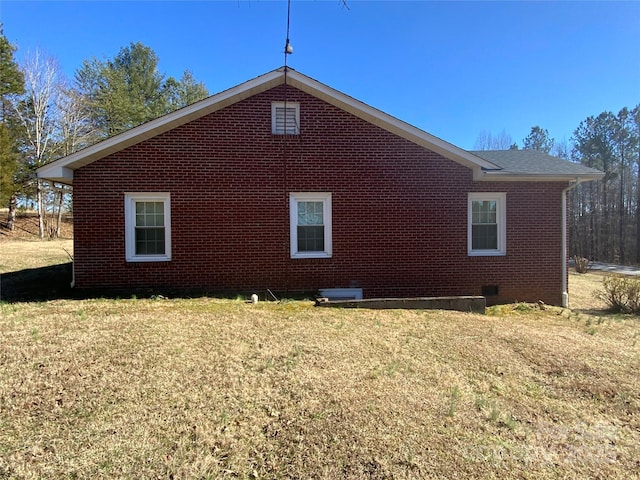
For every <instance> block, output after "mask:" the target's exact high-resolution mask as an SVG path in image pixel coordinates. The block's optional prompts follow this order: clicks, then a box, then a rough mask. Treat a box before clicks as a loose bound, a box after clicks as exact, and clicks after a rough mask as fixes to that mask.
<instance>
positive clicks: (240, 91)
mask: <svg viewBox="0 0 640 480" xmlns="http://www.w3.org/2000/svg"><path fill="white" fill-rule="evenodd" d="M282 83H283V81H282V74H281V73H280V72H278V71H273V72H269V73H266V74H264V75H262V76H260V77H257V78H254V79H253V80H249V81H248V82H245V83H243V84H241V85H237V86H236V87H233V88H230V89H228V90H224V91H222V92H220V93H217V94H215V95H212V96H211V97H207V98H205V99H204V100H201V101H199V102H196V103H194V104H192V105H189V106H187V107H184V108H181V109H180V110H176V111H175V112H172V113H169V114H167V115H164V116H162V117H160V118H157V119H155V120H151V121H149V122H147V123H144V124H142V125H139V126H137V127H134V128H132V129H130V130H127V131H125V132H122V133H120V134H118V135H115V136H113V137H111V138H108V139H106V140H103V141H101V142H99V143H96V144H95V145H91V146H89V147H87V148H85V149H82V150H79V151H78V152H75V153H72V154H71V155H68V156H66V157H63V158H60V159H58V160H56V161H54V162H51V163H50V164H47V165H45V166H43V167H40V168H39V169H38V170H37V171H36V173H37V175H38V178H43V179H45V180H51V181H59V182H61V183H66V184H68V185H72V184H73V171H74V170H76V169H78V168H81V167H84V166H85V165H88V164H90V163H92V162H94V161H96V160H99V159H101V158H104V157H106V156H108V155H111V154H113V153H116V152H119V151H121V150H124V149H125V148H128V147H131V146H133V145H136V144H138V143H140V142H143V141H145V140H148V139H150V138H152V137H155V136H156V135H160V134H162V133H165V132H168V131H169V130H172V129H174V128H176V127H179V126H181V125H184V124H186V123H189V122H191V121H193V120H196V119H198V118H201V117H204V116H205V115H209V114H210V113H213V112H216V111H217V110H221V109H223V108H225V107H227V106H229V105H232V104H234V103H236V102H239V101H241V100H244V99H245V98H248V97H250V96H253V95H256V94H257V93H261V92H263V91H266V90H269V89H271V88H273V87H275V86H277V85H280V84H282ZM62 169H64V170H65V171H67V170H68V171H70V172H71V176H70V177H69V176H68V173H65V174H64V175H61V174H60V172H62ZM63 180H64V181H63Z"/></svg>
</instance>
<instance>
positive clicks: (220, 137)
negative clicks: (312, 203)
mask: <svg viewBox="0 0 640 480" xmlns="http://www.w3.org/2000/svg"><path fill="white" fill-rule="evenodd" d="M285 96H286V100H288V101H295V102H299V103H300V135H297V136H288V137H284V136H274V135H272V134H271V102H272V101H283V100H285ZM565 186H566V185H564V184H559V183H502V182H499V183H486V182H473V180H472V173H471V171H470V170H469V169H467V168H466V167H463V166H461V165H459V164H457V163H455V162H453V161H450V160H447V159H445V158H444V157H442V156H440V155H439V154H436V153H434V152H431V151H428V150H425V149H423V148H422V147H419V146H417V145H415V144H413V143H411V142H409V141H407V140H404V139H402V138H400V137H398V136H395V135H393V134H391V133H389V132H387V131H385V130H382V129H381V128H378V127H376V126H373V125H371V124H369V123H367V122H365V121H363V120H360V119H358V118H357V117H355V116H353V115H351V114H348V113H346V112H344V111H342V110H339V109H337V108H336V107H333V106H331V105H329V104H327V103H325V102H323V101H321V100H318V99H316V98H314V97H312V96H309V95H307V94H305V93H303V92H301V91H299V90H296V89H294V88H291V87H286V86H280V87H276V88H274V89H272V90H269V91H267V92H264V93H261V94H258V95H256V96H253V97H251V98H248V99H246V100H243V101H241V102H239V103H237V104H234V105H231V106H229V107H226V108H225V109H223V110H221V111H218V112H215V113H213V114H210V115H207V116H205V117H203V118H200V119H198V120H196V121H193V122H191V123H188V124H186V125H183V126H181V127H178V128H176V129H174V130H172V131H170V132H167V133H165V134H162V135H159V136H157V137H155V138H152V139H149V140H147V141H144V142H142V143H140V144H138V145H135V146H133V147H129V148H127V149H125V150H123V151H121V152H118V153H116V154H112V155H110V156H108V157H106V158H103V159H101V160H98V161H96V162H94V163H92V164H90V165H87V166H85V167H82V168H80V169H78V170H76V172H75V177H74V223H75V250H74V256H75V262H76V263H75V280H76V285H77V287H78V288H87V289H94V288H97V289H100V288H125V289H140V288H142V289H152V290H158V291H160V290H162V289H175V288H189V289H195V290H204V291H208V292H217V291H226V290H242V291H258V292H264V291H266V289H267V288H269V289H271V290H272V291H278V292H289V293H293V292H298V291H315V290H317V289H319V288H333V287H361V288H363V289H364V294H365V296H366V297H369V298H371V297H381V296H403V297H406V296H438V295H480V294H481V292H482V287H483V286H485V285H497V286H498V288H499V295H498V296H496V297H489V298H488V302H489V303H495V302H506V301H514V300H518V301H537V300H543V301H544V302H546V303H552V304H559V303H560V301H561V298H560V293H561V292H560V290H561V278H560V275H561V269H560V261H561V255H560V253H561V252H560V239H561V238H560V235H561V229H560V200H561V191H562V189H563V188H564V187H565ZM472 191H478V192H481V191H485V192H506V193H507V255H506V256H504V257H469V256H468V255H467V194H468V192H472ZM125 192H171V211H172V260H171V261H170V262H157V263H155V262H154V263H127V262H126V261H125V245H124V193H125ZM290 192H331V193H332V203H333V256H332V258H328V259H291V258H290V254H289V252H290V249H289V247H290V246H289V193H290Z"/></svg>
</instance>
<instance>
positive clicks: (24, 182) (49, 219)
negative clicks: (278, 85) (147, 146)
mask: <svg viewBox="0 0 640 480" xmlns="http://www.w3.org/2000/svg"><path fill="white" fill-rule="evenodd" d="M15 52H16V48H15V46H13V45H11V43H10V42H9V41H8V40H7V38H6V36H5V35H4V33H3V31H2V26H1V25H0V158H1V164H2V169H1V175H0V205H1V206H3V207H4V206H6V207H8V216H7V221H6V226H7V228H9V229H10V230H13V229H14V221H15V214H16V210H17V209H18V207H19V206H24V207H28V206H29V207H33V208H34V209H35V210H36V211H37V213H38V215H37V217H38V227H39V233H40V237H41V238H44V237H47V236H51V237H56V236H59V233H60V223H61V215H62V212H63V211H64V210H65V209H66V210H70V209H71V200H70V199H71V196H70V189H69V187H67V186H65V185H63V184H57V183H53V184H52V183H50V182H44V181H41V180H39V179H38V178H37V177H36V173H35V172H36V169H38V168H39V167H41V166H42V165H45V164H47V163H49V162H51V161H53V160H55V159H57V158H60V157H62V156H65V155H69V154H71V153H73V152H75V151H78V150H80V149H82V148H84V147H87V146H89V145H92V144H94V143H97V142H98V141H100V140H103V139H105V138H108V137H111V136H113V135H117V134H118V133H120V132H123V131H125V130H128V129H130V128H132V127H135V126H137V125H140V124H142V123H144V122H147V121H149V120H152V119H155V118H157V117H160V116H161V115H164V114H166V113H169V112H172V111H174V110H176V109H179V108H182V107H184V106H187V105H189V104H191V103H194V102H196V101H198V100H201V99H203V98H206V97H207V96H208V95H209V92H208V91H207V89H206V87H205V86H204V84H203V83H202V82H198V81H197V80H196V79H195V78H194V76H193V75H192V73H191V72H190V71H189V70H185V71H184V73H183V75H182V77H181V78H180V79H176V78H174V77H166V76H165V75H164V74H162V73H161V72H160V71H159V70H158V57H157V55H156V54H155V52H154V51H153V50H152V49H151V48H149V47H147V46H145V45H143V44H141V43H131V44H130V45H128V46H126V47H123V48H121V49H120V51H119V52H118V53H117V54H116V55H115V56H114V57H113V58H111V59H105V60H99V59H97V58H91V59H87V60H84V61H83V62H82V65H81V66H80V67H79V68H78V69H77V70H76V71H75V75H74V78H73V79H68V78H65V76H64V74H63V72H62V69H61V68H60V66H59V64H58V62H57V61H56V59H55V58H54V57H52V56H50V55H47V54H45V53H44V52H42V51H40V50H36V51H34V52H28V53H27V54H26V55H25V56H24V59H23V61H22V62H21V63H20V64H19V63H18V62H17V61H16V59H15Z"/></svg>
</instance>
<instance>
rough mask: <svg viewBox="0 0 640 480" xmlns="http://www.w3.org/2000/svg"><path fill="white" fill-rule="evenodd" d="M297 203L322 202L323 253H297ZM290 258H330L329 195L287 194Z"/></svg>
mask: <svg viewBox="0 0 640 480" xmlns="http://www.w3.org/2000/svg"><path fill="white" fill-rule="evenodd" d="M298 202H322V206H323V208H322V216H323V222H324V251H321V252H299V251H298ZM289 215H290V241H291V258H331V255H332V244H331V238H332V231H331V230H332V228H331V193H328V192H296V193H290V194H289Z"/></svg>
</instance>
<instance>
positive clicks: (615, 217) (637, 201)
mask: <svg viewBox="0 0 640 480" xmlns="http://www.w3.org/2000/svg"><path fill="white" fill-rule="evenodd" d="M475 148H476V149H477V150H492V149H497V150H504V149H517V148H519V146H518V144H517V143H516V142H514V141H513V139H512V138H511V136H510V135H509V134H507V133H506V132H505V131H504V130H503V131H502V132H500V133H499V134H497V135H494V134H491V133H490V132H486V131H483V132H481V134H480V135H479V136H478V138H477V140H476V144H475ZM522 148H523V149H529V150H540V151H543V152H545V153H548V154H551V155H554V156H557V157H560V158H564V159H566V160H570V161H573V162H576V163H580V164H582V165H585V166H588V167H592V168H596V169H598V170H600V171H602V172H604V178H602V179H601V180H597V181H593V182H586V183H581V184H579V185H578V186H577V187H576V188H575V189H573V190H571V191H570V194H569V248H570V250H571V252H570V254H571V255H572V256H574V255H575V256H579V257H582V258H587V259H590V260H595V261H602V262H613V263H620V264H623V265H638V264H640V104H639V105H637V106H635V107H634V108H631V109H629V108H628V107H625V108H623V109H622V110H620V111H619V112H618V113H617V114H615V113H613V112H609V111H607V112H602V113H600V114H599V115H597V116H590V117H588V118H587V119H585V120H583V121H582V122H580V124H579V125H578V127H577V128H576V129H575V130H574V132H573V135H572V137H571V140H570V142H569V143H567V142H566V141H563V142H557V141H556V140H555V139H554V138H552V137H551V136H550V135H549V132H548V130H546V129H544V128H542V127H540V126H534V127H532V128H531V132H530V133H529V135H527V137H526V138H524V139H523V141H522Z"/></svg>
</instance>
